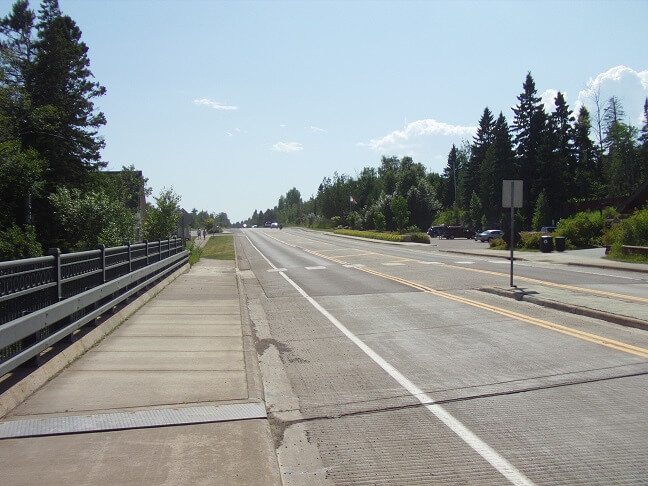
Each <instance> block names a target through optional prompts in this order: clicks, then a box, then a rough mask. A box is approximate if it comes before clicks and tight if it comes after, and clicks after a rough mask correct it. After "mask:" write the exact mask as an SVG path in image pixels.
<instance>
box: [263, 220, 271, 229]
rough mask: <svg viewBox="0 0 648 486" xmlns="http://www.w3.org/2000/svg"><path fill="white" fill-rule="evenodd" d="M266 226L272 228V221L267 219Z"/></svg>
mask: <svg viewBox="0 0 648 486" xmlns="http://www.w3.org/2000/svg"><path fill="white" fill-rule="evenodd" d="M264 226H265V227H266V228H272V221H266V222H265V225H264Z"/></svg>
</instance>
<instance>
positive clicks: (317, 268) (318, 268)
mask: <svg viewBox="0 0 648 486" xmlns="http://www.w3.org/2000/svg"><path fill="white" fill-rule="evenodd" d="M304 268H305V269H306V270H326V267H323V266H321V265H320V266H318V267H304Z"/></svg>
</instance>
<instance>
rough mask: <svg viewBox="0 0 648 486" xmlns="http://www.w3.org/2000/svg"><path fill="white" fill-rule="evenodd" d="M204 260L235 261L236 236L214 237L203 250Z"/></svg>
mask: <svg viewBox="0 0 648 486" xmlns="http://www.w3.org/2000/svg"><path fill="white" fill-rule="evenodd" d="M202 257H203V258H212V259H214V260H234V259H235V258H236V255H235V253H234V236H233V235H230V234H226V235H220V236H212V237H211V238H209V239H208V240H207V243H206V244H205V246H204V247H203V249H202Z"/></svg>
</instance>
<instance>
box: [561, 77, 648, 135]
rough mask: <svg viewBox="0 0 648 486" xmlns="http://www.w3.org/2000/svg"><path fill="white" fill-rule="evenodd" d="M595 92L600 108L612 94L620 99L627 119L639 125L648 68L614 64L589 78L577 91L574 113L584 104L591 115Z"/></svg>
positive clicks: (646, 90) (641, 116)
mask: <svg viewBox="0 0 648 486" xmlns="http://www.w3.org/2000/svg"><path fill="white" fill-rule="evenodd" d="M597 92H598V94H599V99H600V103H601V109H603V108H605V105H606V104H607V101H608V100H609V99H610V98H611V97H612V96H616V97H617V98H619V100H620V101H621V105H622V106H623V109H624V111H625V113H626V118H627V121H628V122H629V123H631V124H634V125H638V126H641V124H642V123H643V105H644V101H645V99H646V97H647V96H648V70H644V71H635V70H634V69H631V68H629V67H626V66H615V67H613V68H610V69H608V70H607V71H606V72H604V73H600V74H598V75H597V76H596V77H595V78H593V79H592V78H590V80H589V82H588V83H587V88H586V89H584V90H582V91H580V92H579V93H578V100H577V101H576V104H575V108H574V113H575V114H577V113H578V110H580V107H581V106H582V105H585V106H586V107H587V109H588V110H589V111H590V115H592V116H593V115H594V107H595V104H594V96H595V94H596V93H597Z"/></svg>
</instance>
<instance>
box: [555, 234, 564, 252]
mask: <svg viewBox="0 0 648 486" xmlns="http://www.w3.org/2000/svg"><path fill="white" fill-rule="evenodd" d="M554 240H555V244H556V251H565V237H564V236H554Z"/></svg>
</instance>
